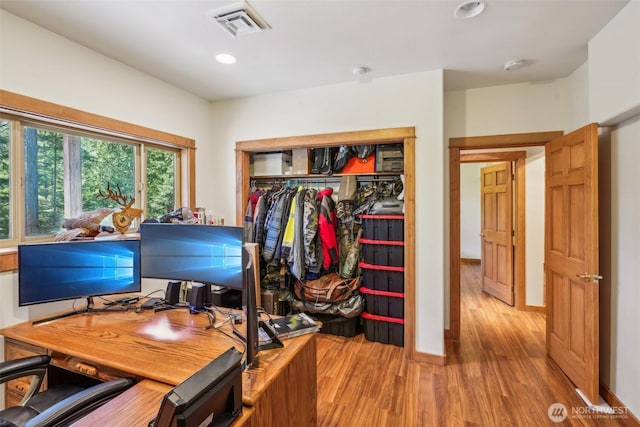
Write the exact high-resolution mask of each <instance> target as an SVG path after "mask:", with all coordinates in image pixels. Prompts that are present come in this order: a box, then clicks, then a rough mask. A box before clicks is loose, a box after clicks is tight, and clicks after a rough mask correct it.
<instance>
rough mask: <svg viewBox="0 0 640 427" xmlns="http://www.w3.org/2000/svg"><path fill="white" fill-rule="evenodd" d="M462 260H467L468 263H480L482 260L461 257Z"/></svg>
mask: <svg viewBox="0 0 640 427" xmlns="http://www.w3.org/2000/svg"><path fill="white" fill-rule="evenodd" d="M460 262H466V263H467V264H480V263H481V260H479V259H477V258H460Z"/></svg>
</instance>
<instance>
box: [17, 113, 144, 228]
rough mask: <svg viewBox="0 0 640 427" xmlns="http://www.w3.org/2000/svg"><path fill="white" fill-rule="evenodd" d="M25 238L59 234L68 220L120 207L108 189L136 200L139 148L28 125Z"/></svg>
mask: <svg viewBox="0 0 640 427" xmlns="http://www.w3.org/2000/svg"><path fill="white" fill-rule="evenodd" d="M23 133H24V159H25V168H24V177H25V179H24V182H25V185H24V197H25V236H26V237H34V236H42V235H50V234H55V233H57V232H58V231H59V230H60V225H61V224H62V221H63V220H64V218H69V217H77V216H78V215H80V214H81V213H82V212H87V211H92V210H95V209H98V208H104V207H107V208H118V207H119V206H118V204H117V203H116V201H114V200H110V199H105V198H104V197H101V193H102V194H106V193H107V186H109V187H110V188H111V189H113V190H114V191H116V189H117V191H121V192H122V194H124V195H126V196H128V197H129V198H135V194H136V188H135V182H136V179H135V171H136V167H135V162H136V157H135V152H136V150H135V147H134V146H133V145H131V144H125V143H118V142H114V141H108V140H104V139H98V138H96V137H87V136H78V135H73V134H70V133H69V132H65V131H61V130H51V129H47V128H36V127H32V126H24V128H23Z"/></svg>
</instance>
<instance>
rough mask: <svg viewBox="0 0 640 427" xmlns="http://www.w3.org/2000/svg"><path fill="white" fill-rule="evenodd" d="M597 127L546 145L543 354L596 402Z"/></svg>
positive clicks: (597, 330) (597, 357)
mask: <svg viewBox="0 0 640 427" xmlns="http://www.w3.org/2000/svg"><path fill="white" fill-rule="evenodd" d="M597 165H598V127H597V125H596V124H591V125H588V126H586V127H584V128H581V129H578V130H576V131H574V132H572V133H570V134H567V135H565V136H562V137H559V138H557V139H554V140H553V141H551V142H549V143H548V144H547V145H546V177H545V178H546V179H545V180H546V183H545V194H546V196H545V197H546V202H545V205H546V207H545V211H546V215H545V281H546V291H545V292H546V297H547V352H548V354H549V355H550V356H551V358H552V359H553V360H555V361H556V363H557V364H558V365H559V366H560V368H561V369H562V370H563V371H564V372H565V373H566V374H567V376H568V377H569V378H570V379H571V380H572V381H573V383H574V384H575V385H576V386H577V387H578V388H579V389H580V390H581V391H582V392H583V394H584V395H585V396H586V397H587V398H588V399H589V400H591V402H593V403H594V404H597V403H598V401H599V393H598V364H599V352H598V339H599V337H598V334H599V328H598V312H599V307H598V280H599V279H600V278H601V277H600V276H598V268H599V265H598V167H597Z"/></svg>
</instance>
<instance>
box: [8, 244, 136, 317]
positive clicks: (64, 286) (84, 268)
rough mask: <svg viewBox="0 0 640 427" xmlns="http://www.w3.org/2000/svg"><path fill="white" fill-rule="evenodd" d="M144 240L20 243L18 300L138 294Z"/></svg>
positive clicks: (38, 301)
mask: <svg viewBox="0 0 640 427" xmlns="http://www.w3.org/2000/svg"><path fill="white" fill-rule="evenodd" d="M141 288H142V285H141V277H140V242H139V241H138V240H104V241H100V240H90V241H74V242H54V243H38V244H25V245H20V246H18V303H19V305H20V306H26V305H31V304H41V303H47V302H53V301H61V300H69V299H76V298H89V297H94V296H99V295H111V294H121V293H132V292H140V291H141Z"/></svg>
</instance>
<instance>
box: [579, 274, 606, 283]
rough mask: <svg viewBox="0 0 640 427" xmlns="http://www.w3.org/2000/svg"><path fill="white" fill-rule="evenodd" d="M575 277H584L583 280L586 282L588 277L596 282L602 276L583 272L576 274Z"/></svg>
mask: <svg viewBox="0 0 640 427" xmlns="http://www.w3.org/2000/svg"><path fill="white" fill-rule="evenodd" d="M576 277H579V278H581V279H584V280H585V282H588V281H589V279H591V280H593V281H594V282H596V283H597V282H598V281H599V280H602V278H603V277H602V276H600V275H599V274H590V273H584V274H576Z"/></svg>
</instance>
